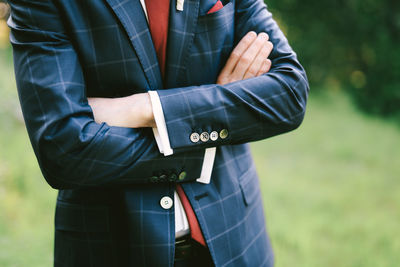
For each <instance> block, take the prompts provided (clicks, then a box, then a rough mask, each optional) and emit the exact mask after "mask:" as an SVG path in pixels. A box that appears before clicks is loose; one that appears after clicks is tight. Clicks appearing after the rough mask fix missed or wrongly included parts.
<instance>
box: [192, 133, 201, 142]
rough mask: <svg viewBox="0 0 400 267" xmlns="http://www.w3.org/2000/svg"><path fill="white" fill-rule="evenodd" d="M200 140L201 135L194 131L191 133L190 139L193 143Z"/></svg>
mask: <svg viewBox="0 0 400 267" xmlns="http://www.w3.org/2000/svg"><path fill="white" fill-rule="evenodd" d="M199 140H200V135H199V134H198V133H192V134H191V135H190V141H192V142H193V143H197V142H199Z"/></svg>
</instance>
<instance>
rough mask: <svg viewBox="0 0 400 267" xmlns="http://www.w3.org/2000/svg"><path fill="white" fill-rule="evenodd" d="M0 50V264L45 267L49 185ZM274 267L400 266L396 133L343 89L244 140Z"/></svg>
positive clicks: (399, 132) (399, 144) (399, 137)
mask: <svg viewBox="0 0 400 267" xmlns="http://www.w3.org/2000/svg"><path fill="white" fill-rule="evenodd" d="M10 57H11V55H10V53H9V52H5V51H1V50H0V95H1V96H2V97H1V98H0V127H1V128H0V248H1V249H0V266H5V267H9V266H21V267H24V266H30V267H31V266H32V267H35V266H40V267H42V266H52V253H53V229H54V226H53V214H54V205H55V197H56V191H55V190H52V189H51V188H50V187H49V186H48V185H47V184H46V183H45V181H44V179H43V178H42V176H41V174H40V171H39V168H38V165H37V162H36V160H35V158H34V154H33V152H32V148H31V146H30V143H29V140H28V137H27V134H26V130H25V127H24V125H23V122H22V121H21V117H20V115H19V112H18V110H19V108H18V107H19V103H18V100H17V94H16V90H15V85H14V84H15V81H14V78H13V77H14V76H13V72H12V68H11V58H10ZM252 148H253V152H254V158H255V160H256V164H257V166H258V170H259V174H260V180H261V185H262V191H263V195H264V200H265V210H266V216H267V223H268V230H269V232H270V235H271V239H272V244H273V246H274V249H275V254H276V263H277V264H276V266H277V267H286V266H296V267H301V266H304V267H313V266H315V267H330V266H332V267H336V266H351V267H356V266H360V267H369V266H371V267H379V266H387V267H391V266H398V264H399V263H400V253H399V252H400V227H399V221H400V208H399V207H400V182H399V180H398V179H399V178H400V129H399V128H398V127H397V126H396V125H395V124H394V123H390V122H387V121H384V120H381V119H377V118H371V117H368V116H365V115H362V114H361V113H359V112H358V111H357V110H356V109H355V108H354V107H353V106H352V104H351V102H350V101H348V99H347V98H346V97H345V96H344V94H343V93H342V92H338V91H337V92H329V93H324V94H321V95H312V96H311V98H310V101H309V105H308V112H307V115H306V119H305V121H304V123H303V125H302V126H301V127H300V128H299V129H298V130H296V131H294V132H292V133H290V134H286V135H282V136H278V137H274V138H271V139H269V140H265V141H262V142H258V143H256V144H253V145H252Z"/></svg>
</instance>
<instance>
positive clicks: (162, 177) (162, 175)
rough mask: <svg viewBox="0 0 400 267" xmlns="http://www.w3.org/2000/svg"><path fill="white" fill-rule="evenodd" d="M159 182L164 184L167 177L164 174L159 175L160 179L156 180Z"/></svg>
mask: <svg viewBox="0 0 400 267" xmlns="http://www.w3.org/2000/svg"><path fill="white" fill-rule="evenodd" d="M158 180H159V181H160V182H166V181H167V175H166V174H161V175H160V177H159V178H158Z"/></svg>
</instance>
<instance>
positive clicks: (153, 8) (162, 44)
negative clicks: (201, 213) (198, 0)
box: [145, 0, 206, 246]
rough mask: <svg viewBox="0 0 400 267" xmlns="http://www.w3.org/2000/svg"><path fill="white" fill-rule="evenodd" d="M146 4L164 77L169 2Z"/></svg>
mask: <svg viewBox="0 0 400 267" xmlns="http://www.w3.org/2000/svg"><path fill="white" fill-rule="evenodd" d="M145 3H146V9H147V16H148V19H149V27H150V33H151V37H152V39H153V44H154V48H155V49H156V53H157V58H158V64H159V65H160V70H161V74H162V75H163V77H164V71H165V58H166V50H167V39H168V18H169V0H145ZM176 192H177V193H178V195H179V198H180V200H181V202H182V205H183V208H184V209H185V213H186V216H187V219H188V222H189V227H190V236H191V237H192V238H193V239H194V240H196V241H197V242H198V243H200V244H202V245H203V246H206V242H205V240H204V237H203V234H202V233H201V229H200V225H199V222H198V221H197V218H196V215H195V214H194V211H193V208H192V206H191V205H190V202H189V200H188V198H187V196H186V194H185V192H184V191H183V189H182V187H181V186H180V185H177V186H176Z"/></svg>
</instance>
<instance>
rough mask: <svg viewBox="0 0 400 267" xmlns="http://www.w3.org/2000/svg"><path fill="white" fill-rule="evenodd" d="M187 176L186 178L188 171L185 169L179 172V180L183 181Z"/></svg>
mask: <svg viewBox="0 0 400 267" xmlns="http://www.w3.org/2000/svg"><path fill="white" fill-rule="evenodd" d="M185 178H186V172H184V171H183V172H181V173H180V174H179V181H183V180H185Z"/></svg>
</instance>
